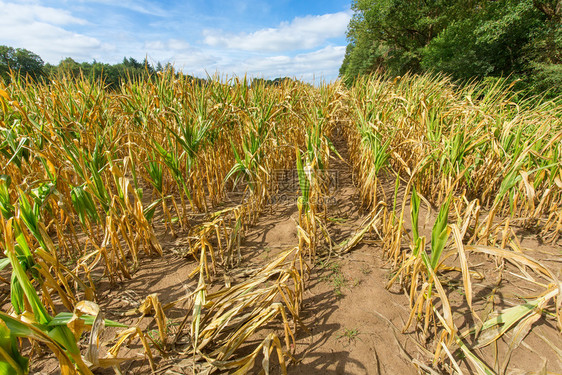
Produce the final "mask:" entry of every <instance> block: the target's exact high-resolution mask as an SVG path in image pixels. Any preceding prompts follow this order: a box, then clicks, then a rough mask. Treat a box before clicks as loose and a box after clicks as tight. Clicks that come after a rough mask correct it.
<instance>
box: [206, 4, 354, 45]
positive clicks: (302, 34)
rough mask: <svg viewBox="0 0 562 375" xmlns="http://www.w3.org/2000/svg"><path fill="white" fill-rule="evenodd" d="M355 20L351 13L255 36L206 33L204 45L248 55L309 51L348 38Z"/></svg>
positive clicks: (294, 23) (303, 19)
mask: <svg viewBox="0 0 562 375" xmlns="http://www.w3.org/2000/svg"><path fill="white" fill-rule="evenodd" d="M350 19H351V13H350V12H339V13H331V14H324V15H320V16H306V17H296V18H295V19H294V20H293V21H292V22H290V23H288V22H284V23H281V25H279V27H277V28H267V29H261V30H258V31H255V32H253V33H241V34H230V33H226V32H224V31H222V30H209V29H208V30H205V31H204V32H203V35H204V37H205V39H204V42H205V43H206V44H207V45H210V46H213V47H226V48H230V49H238V50H244V51H286V50H305V49H311V48H315V47H318V46H319V45H321V44H322V43H324V42H325V41H326V40H328V39H330V38H337V37H342V36H343V35H345V31H346V29H347V25H348V23H349V20H350Z"/></svg>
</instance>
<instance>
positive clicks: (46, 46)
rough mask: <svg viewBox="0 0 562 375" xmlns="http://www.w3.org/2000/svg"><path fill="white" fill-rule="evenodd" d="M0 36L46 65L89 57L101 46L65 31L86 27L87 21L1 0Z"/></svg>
mask: <svg viewBox="0 0 562 375" xmlns="http://www.w3.org/2000/svg"><path fill="white" fill-rule="evenodd" d="M0 9H2V10H3V11H2V12H0V35H2V39H3V41H5V42H4V43H6V44H10V45H12V46H14V47H23V48H26V49H29V50H31V51H33V52H35V53H37V54H38V55H39V56H41V57H42V58H43V59H45V60H46V61H48V62H53V63H55V62H58V61H59V60H60V59H61V58H63V57H67V56H72V57H74V58H81V57H86V56H90V55H91V53H92V51H95V50H99V49H101V48H102V47H104V45H103V44H102V42H101V41H99V40H98V39H96V38H92V37H89V36H86V35H82V34H79V33H76V32H71V31H68V30H66V29H65V28H64V27H63V26H67V25H75V24H78V25H86V24H88V22H87V21H86V20H83V19H80V18H77V17H74V16H72V14H71V13H70V12H68V11H66V10H63V9H57V8H51V7H45V6H41V5H37V4H29V3H28V4H21V3H7V2H3V1H0Z"/></svg>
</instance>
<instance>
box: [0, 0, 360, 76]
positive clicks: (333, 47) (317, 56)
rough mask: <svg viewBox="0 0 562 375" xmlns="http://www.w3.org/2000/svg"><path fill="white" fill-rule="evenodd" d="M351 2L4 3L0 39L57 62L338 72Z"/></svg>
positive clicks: (206, 71) (202, 70) (252, 72)
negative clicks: (131, 60) (129, 59)
mask: <svg viewBox="0 0 562 375" xmlns="http://www.w3.org/2000/svg"><path fill="white" fill-rule="evenodd" d="M351 16H352V12H351V10H350V0H314V1H306V0H300V1H299V0H295V1H293V0H278V1H263V0H242V1H236V0H231V1H228V0H200V1H195V0H188V1H179V0H159V1H149V0H137V1H135V0H0V45H8V46H11V47H16V48H25V49H28V50H30V51H32V52H34V53H36V54H38V55H39V56H41V58H42V59H43V60H44V61H45V62H48V63H51V64H58V62H59V61H60V60H62V59H64V58H67V57H71V58H73V59H74V60H76V61H78V62H92V61H93V60H94V59H95V60H96V61H99V62H104V63H111V64H115V63H119V62H121V61H122V60H123V57H125V56H126V57H134V58H135V59H137V60H140V61H142V60H143V59H144V58H145V57H147V58H148V61H149V62H151V63H153V64H156V62H158V61H160V62H162V63H163V64H165V63H167V62H171V63H172V64H173V65H174V66H175V67H176V69H181V70H182V71H183V72H184V73H186V74H191V75H195V76H198V77H206V76H207V75H213V74H215V73H218V74H220V75H221V76H233V75H236V76H242V75H244V74H248V75H249V76H251V77H258V78H267V79H272V78H276V77H286V76H288V77H294V78H297V79H301V80H305V81H308V82H312V81H321V80H325V81H331V80H334V79H335V78H337V75H338V70H339V67H340V65H341V62H342V60H343V57H344V54H345V47H346V44H347V42H346V38H345V34H346V29H347V25H348V23H349V20H350V19H351Z"/></svg>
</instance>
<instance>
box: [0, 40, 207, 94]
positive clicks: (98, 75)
mask: <svg viewBox="0 0 562 375" xmlns="http://www.w3.org/2000/svg"><path fill="white" fill-rule="evenodd" d="M172 69H173V68H172V66H171V64H166V65H162V64H161V63H160V62H158V63H157V64H156V66H154V65H153V64H151V63H150V62H149V61H148V59H146V58H145V59H144V61H142V62H141V61H138V60H136V59H134V58H133V57H129V58H127V57H124V58H123V62H121V63H119V64H113V65H112V64H107V63H101V62H98V61H95V60H94V61H93V62H91V63H90V62H83V63H78V62H76V61H75V60H74V59H72V58H70V57H68V58H66V59H64V60H61V61H60V62H59V64H58V65H52V64H49V63H47V64H45V63H44V61H43V60H42V59H41V57H39V56H38V55H37V54H35V53H33V52H31V51H28V50H26V49H24V48H13V47H8V46H0V80H4V82H5V83H9V82H10V81H11V80H12V74H14V76H15V77H23V78H32V79H33V80H35V81H37V80H47V81H49V80H51V79H53V78H55V77H61V76H63V75H64V76H66V77H74V78H78V77H81V76H84V77H85V78H93V79H96V80H101V81H103V82H104V83H105V85H106V87H107V88H109V89H111V90H116V89H118V88H119V87H120V85H121V84H122V83H123V82H128V81H131V80H138V79H139V78H148V77H151V76H153V75H154V74H155V73H157V72H164V71H167V70H172ZM193 79H195V80H198V79H196V78H193Z"/></svg>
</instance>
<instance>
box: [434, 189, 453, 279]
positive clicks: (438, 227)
mask: <svg viewBox="0 0 562 375" xmlns="http://www.w3.org/2000/svg"><path fill="white" fill-rule="evenodd" d="M450 203H451V197H449V198H447V200H446V201H445V203H444V204H443V206H441V209H440V210H439V215H438V216H437V220H436V221H435V224H434V225H433V229H432V231H431V258H430V265H431V268H432V269H435V267H436V266H437V263H439V259H440V258H441V254H442V253H443V249H444V248H445V244H446V243H447V239H448V238H449V234H450V232H451V229H450V228H449V227H448V225H447V219H448V216H449V205H450Z"/></svg>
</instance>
